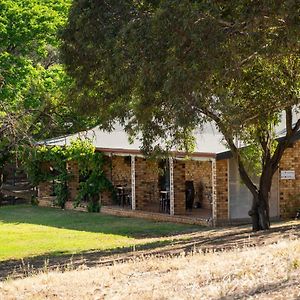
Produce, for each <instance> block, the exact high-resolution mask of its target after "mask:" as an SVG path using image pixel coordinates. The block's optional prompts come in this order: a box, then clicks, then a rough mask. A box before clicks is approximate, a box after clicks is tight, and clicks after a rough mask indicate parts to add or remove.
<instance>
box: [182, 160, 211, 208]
mask: <svg viewBox="0 0 300 300" xmlns="http://www.w3.org/2000/svg"><path fill="white" fill-rule="evenodd" d="M211 164H212V163H211V162H210V161H194V160H190V161H187V162H186V163H185V180H192V181H194V187H195V192H196V195H195V202H196V201H199V202H200V203H201V207H202V208H206V209H210V208H211V204H210V199H209V195H211V193H212V169H211V168H212V166H211Z"/></svg>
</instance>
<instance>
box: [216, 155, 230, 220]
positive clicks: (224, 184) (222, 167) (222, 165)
mask: <svg viewBox="0 0 300 300" xmlns="http://www.w3.org/2000/svg"><path fill="white" fill-rule="evenodd" d="M228 209H229V208H228V160H226V159H224V160H218V161H217V162H216V202H215V207H214V222H215V223H217V224H221V223H223V222H225V223H226V222H228Z"/></svg>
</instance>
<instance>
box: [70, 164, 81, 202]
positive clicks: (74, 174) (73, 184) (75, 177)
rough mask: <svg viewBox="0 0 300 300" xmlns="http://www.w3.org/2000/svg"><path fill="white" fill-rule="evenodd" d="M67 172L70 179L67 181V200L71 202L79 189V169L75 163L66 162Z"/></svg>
mask: <svg viewBox="0 0 300 300" xmlns="http://www.w3.org/2000/svg"><path fill="white" fill-rule="evenodd" d="M67 171H68V173H70V174H71V178H70V179H69V181H68V188H69V200H70V201H73V200H74V199H75V198H76V196H77V193H78V189H79V169H78V163H77V161H68V162H67Z"/></svg>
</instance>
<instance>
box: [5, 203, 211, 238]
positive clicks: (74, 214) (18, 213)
mask: <svg viewBox="0 0 300 300" xmlns="http://www.w3.org/2000/svg"><path fill="white" fill-rule="evenodd" d="M0 222H2V223H11V224H21V223H27V224H36V225H43V226H49V227H55V228H63V229H70V230H76V231H85V232H93V233H104V234H114V235H121V236H126V237H132V238H136V239H142V238H156V237H165V236H176V235H178V234H182V233H189V232H196V231H203V230H208V228H206V227H203V226H198V225H184V224H175V223H169V222H156V221H149V220H144V219H138V218H128V217H116V216H110V215H105V214H101V213H100V214H99V213H86V212H78V211H71V210H61V209H58V208H45V207H33V206H28V205H27V206H26V205H18V206H10V207H9V206H6V207H0Z"/></svg>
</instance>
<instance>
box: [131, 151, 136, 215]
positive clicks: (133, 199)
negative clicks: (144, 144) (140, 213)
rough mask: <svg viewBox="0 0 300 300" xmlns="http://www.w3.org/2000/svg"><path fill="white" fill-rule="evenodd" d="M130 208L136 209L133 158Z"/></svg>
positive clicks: (132, 164)
mask: <svg viewBox="0 0 300 300" xmlns="http://www.w3.org/2000/svg"><path fill="white" fill-rule="evenodd" d="M131 208H132V210H135V209H136V202H135V156H131Z"/></svg>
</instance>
